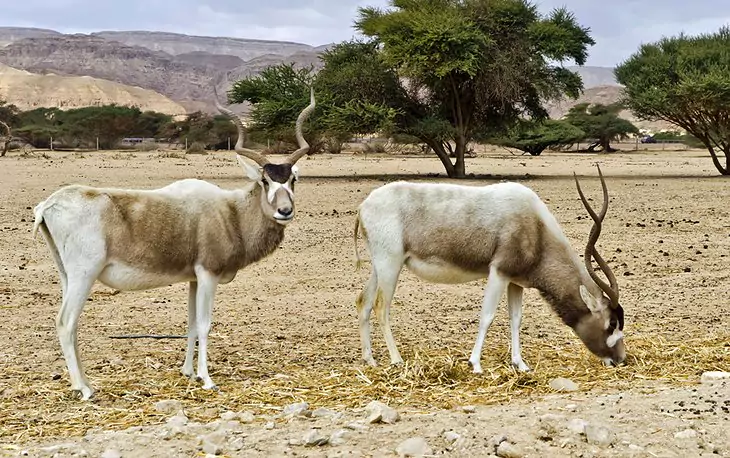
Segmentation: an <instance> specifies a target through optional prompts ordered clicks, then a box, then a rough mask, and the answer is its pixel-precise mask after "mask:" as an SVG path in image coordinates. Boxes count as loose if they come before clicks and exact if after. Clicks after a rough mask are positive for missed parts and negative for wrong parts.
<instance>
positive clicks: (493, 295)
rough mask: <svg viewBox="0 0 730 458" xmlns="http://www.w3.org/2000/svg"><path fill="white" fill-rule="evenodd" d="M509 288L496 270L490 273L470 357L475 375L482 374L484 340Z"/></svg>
mask: <svg viewBox="0 0 730 458" xmlns="http://www.w3.org/2000/svg"><path fill="white" fill-rule="evenodd" d="M506 287H507V280H506V279H505V278H504V277H502V275H500V274H499V272H497V270H496V269H491V270H490V271H489V277H488V278H487V286H486V288H485V289H484V300H483V302H482V312H481V315H480V316H479V333H478V334H477V340H476V342H475V343H474V348H473V349H472V351H471V356H470V357H469V363H471V365H472V368H473V371H474V373H475V374H481V373H482V363H481V359H482V348H483V347H484V338H485V337H486V335H487V330H488V329H489V326H490V325H491V324H492V321H493V320H494V314H495V312H496V311H497V306H498V305H499V300H500V299H501V298H502V294H504V290H505V288H506Z"/></svg>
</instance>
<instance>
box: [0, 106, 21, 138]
mask: <svg viewBox="0 0 730 458" xmlns="http://www.w3.org/2000/svg"><path fill="white" fill-rule="evenodd" d="M19 113H20V110H19V109H18V107H17V106H15V105H13V104H12V103H7V102H6V101H5V100H0V121H3V122H4V123H6V124H7V125H9V126H11V127H12V126H15V125H16V124H17V123H18V114H19ZM4 133H5V132H3V134H4Z"/></svg>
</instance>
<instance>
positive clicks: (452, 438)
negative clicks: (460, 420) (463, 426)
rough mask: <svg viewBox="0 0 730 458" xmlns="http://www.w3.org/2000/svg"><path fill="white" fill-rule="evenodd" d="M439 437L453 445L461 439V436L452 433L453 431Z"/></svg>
mask: <svg viewBox="0 0 730 458" xmlns="http://www.w3.org/2000/svg"><path fill="white" fill-rule="evenodd" d="M441 437H443V438H444V440H445V441H446V442H447V443H448V444H453V443H454V442H456V441H458V440H459V438H461V434H459V433H457V432H454V431H445V432H444V433H443V434H442V435H441Z"/></svg>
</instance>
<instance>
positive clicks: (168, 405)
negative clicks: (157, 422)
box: [155, 399, 183, 414]
mask: <svg viewBox="0 0 730 458" xmlns="http://www.w3.org/2000/svg"><path fill="white" fill-rule="evenodd" d="M182 408H183V406H182V402H180V401H176V400H174V399H167V400H164V401H157V402H156V403H155V410H157V411H158V412H161V413H164V414H176V413H178V412H180V411H181V410H182Z"/></svg>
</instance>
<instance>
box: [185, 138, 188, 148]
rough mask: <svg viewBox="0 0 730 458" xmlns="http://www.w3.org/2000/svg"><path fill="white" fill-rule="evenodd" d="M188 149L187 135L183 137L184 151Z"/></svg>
mask: <svg viewBox="0 0 730 458" xmlns="http://www.w3.org/2000/svg"><path fill="white" fill-rule="evenodd" d="M187 150H188V137H185V151H187Z"/></svg>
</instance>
